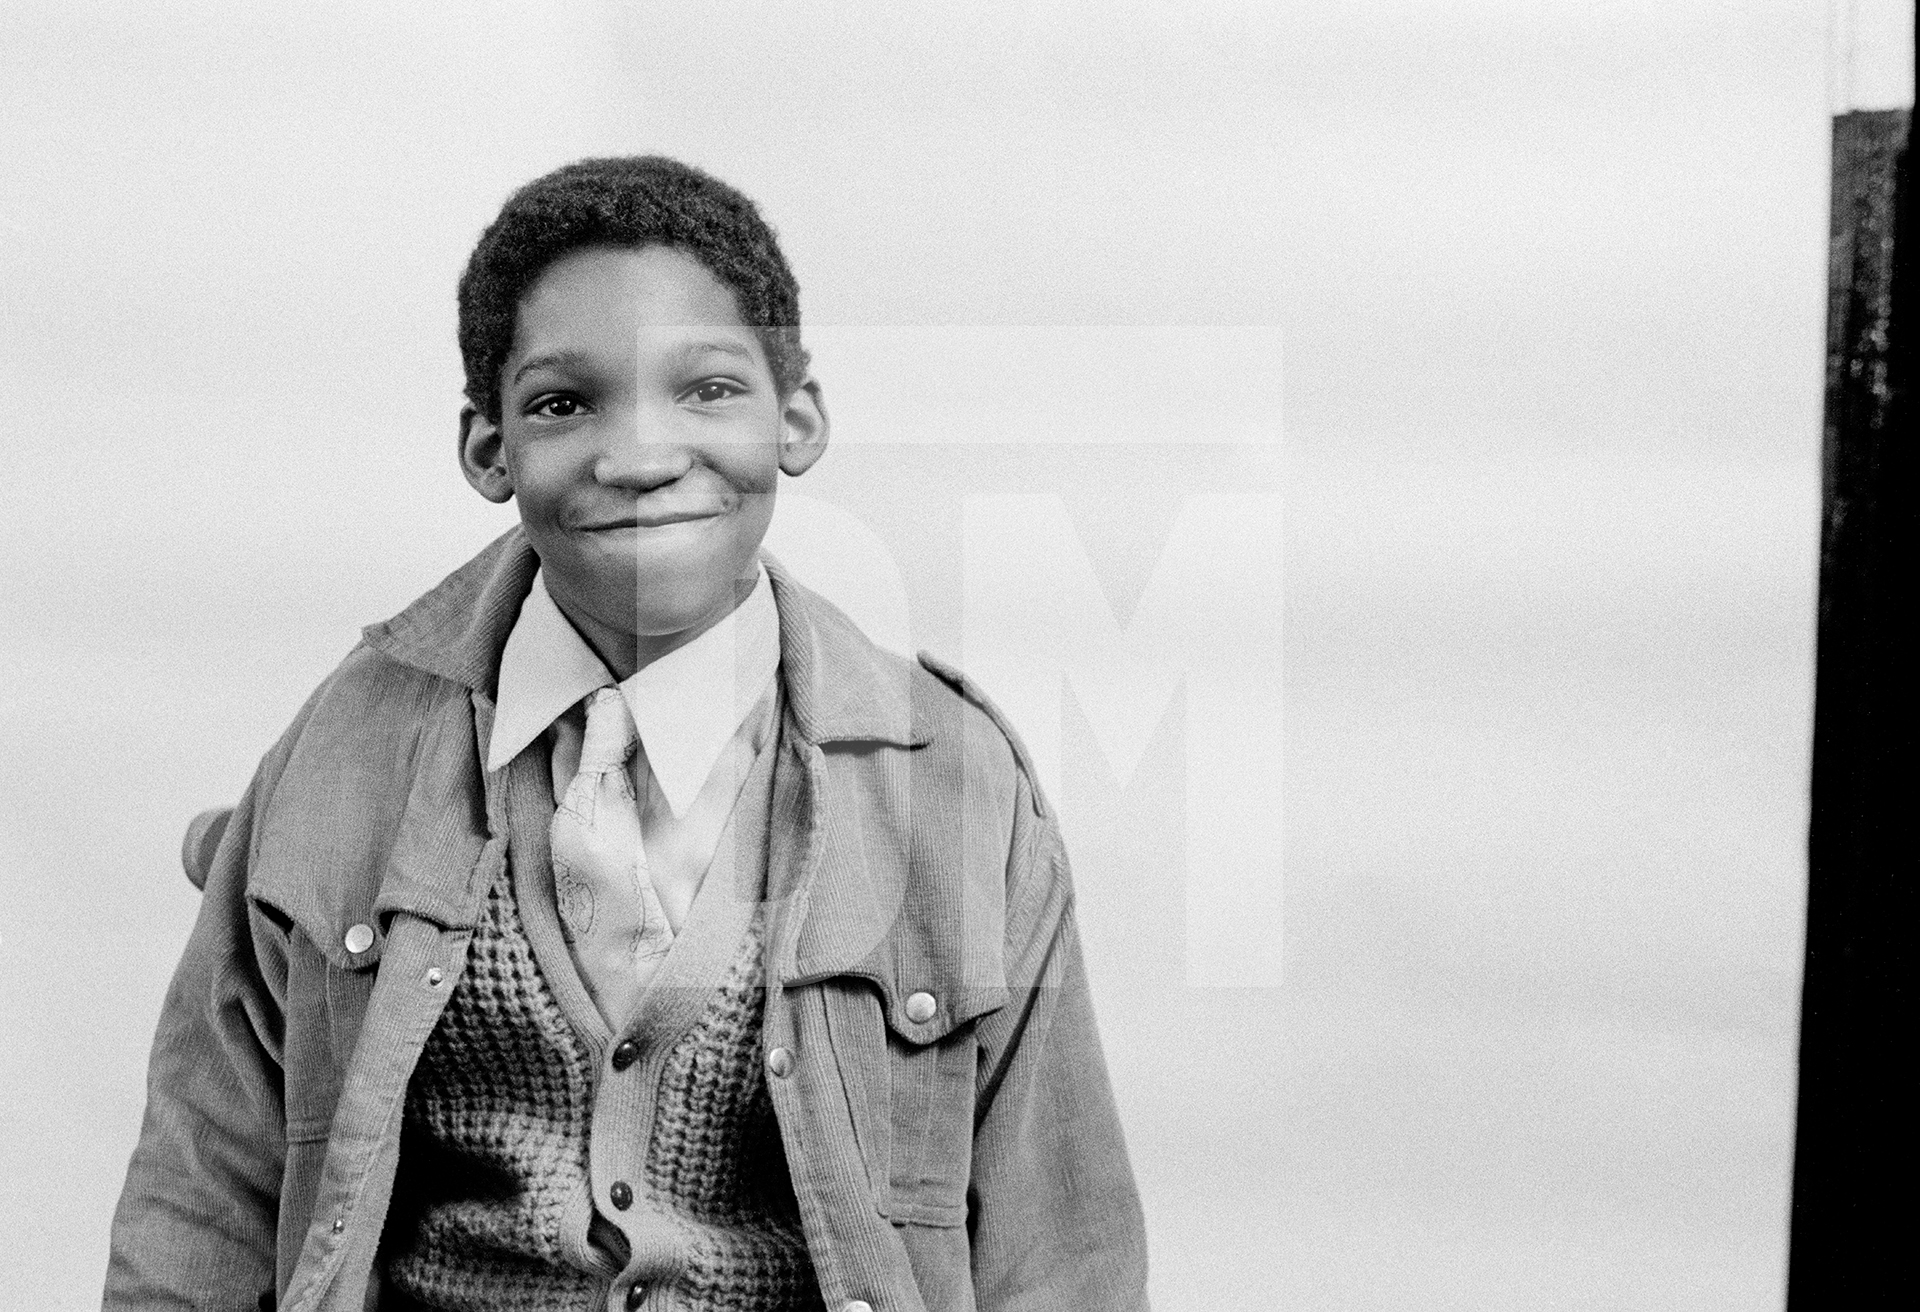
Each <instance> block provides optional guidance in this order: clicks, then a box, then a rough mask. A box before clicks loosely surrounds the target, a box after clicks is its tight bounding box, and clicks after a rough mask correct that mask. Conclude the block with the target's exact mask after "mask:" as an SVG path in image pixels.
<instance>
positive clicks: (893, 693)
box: [363, 526, 928, 747]
mask: <svg viewBox="0 0 1920 1312" xmlns="http://www.w3.org/2000/svg"><path fill="white" fill-rule="evenodd" d="M760 560H761V563H762V565H763V567H764V568H765V570H766V576H767V581H768V582H769V583H771V584H772V588H773V600H774V603H775V608H776V609H777V610H778V611H779V615H780V664H781V683H782V686H783V689H784V692H785V695H786V698H787V707H788V710H789V713H790V714H791V716H792V719H793V722H794V725H795V727H796V729H797V730H798V731H799V733H800V736H801V737H802V738H803V739H805V740H806V741H807V742H811V743H829V742H848V741H869V742H884V743H891V744H893V745H895V746H899V747H913V746H918V745H920V744H922V743H925V742H926V741H927V740H928V739H927V728H926V726H924V725H922V724H919V723H917V722H916V720H915V716H914V712H913V702H914V697H913V693H912V685H913V680H914V674H913V670H912V668H911V666H910V664H909V662H907V661H904V660H902V659H901V658H900V657H898V656H895V655H894V654H892V653H891V652H887V651H883V650H881V649H880V648H878V647H876V646H874V645H873V643H871V642H869V641H868V640H867V638H866V635H865V634H863V633H861V632H860V630H859V629H858V628H856V627H855V626H854V624H853V621H851V620H849V619H848V618H847V617H846V616H845V615H843V614H841V613H840V609H839V608H838V607H837V606H835V605H834V604H833V603H832V602H830V601H827V600H826V599H825V598H823V597H820V596H818V595H817V594H815V593H814V592H812V591H811V590H809V589H808V588H806V587H804V586H802V585H801V584H800V583H798V582H796V581H795V580H794V578H793V577H792V576H791V575H790V574H788V573H787V572H786V570H785V569H783V568H782V567H781V565H780V562H779V561H777V560H775V559H774V558H773V556H772V555H771V554H769V553H768V552H766V551H762V552H761V553H760ZM539 566H540V560H539V557H538V556H536V555H535V554H534V551H533V546H532V544H531V543H529V542H528V541H527V536H526V533H525V531H524V530H522V529H521V528H519V527H518V526H515V527H514V528H511V529H509V530H508V531H507V532H505V533H503V534H501V535H500V536H499V537H498V538H496V539H495V540H494V541H493V542H492V543H491V544H490V545H489V546H488V547H487V548H486V550H484V551H482V552H481V553H480V554H479V555H478V556H475V557H474V558H473V559H472V560H470V561H468V562H467V563H466V564H465V565H462V566H461V567H460V568H459V569H457V570H455V571H454V572H453V573H452V574H450V575H448V576H447V577H446V578H445V579H443V580H441V582H440V583H439V585H438V586H436V587H434V588H433V589H432V590H430V591H429V592H428V593H427V594H426V595H425V596H423V597H421V598H420V599H419V600H417V601H415V602H414V603H413V604H412V605H410V606H408V607H407V608H406V609H405V610H403V611H401V612H400V613H399V614H398V615H395V616H394V617H393V618H392V619H389V620H385V621H382V622H381V623H379V624H370V625H368V626H367V627H366V629H365V630H363V636H364V637H365V639H366V642H367V644H368V645H369V646H370V647H372V648H373V649H374V650H376V651H379V652H381V653H382V654H383V655H385V656H386V657H388V658H389V659H390V660H394V661H397V662H399V663H400V664H402V665H405V666H408V667H410V668H412V669H416V670H420V671H422V672H424V673H427V674H431V675H435V676H437V677H439V678H443V679H450V680H452V681H453V682H455V683H457V684H460V685H461V686H462V687H465V688H470V689H472V690H473V693H474V695H475V697H476V698H477V699H478V700H479V702H480V703H484V704H487V705H488V706H489V707H491V704H492V701H493V698H494V694H495V692H496V690H497V680H498V674H499V670H500V665H501V655H502V649H503V648H504V646H505V644H506V640H507V636H508V634H509V632H510V630H511V629H512V627H513V625H514V624H515V622H516V621H517V619H518V617H519V613H520V607H521V603H522V601H524V600H525V598H526V597H527V595H528V592H529V590H530V588H531V585H532V581H533V575H534V573H535V571H536V570H538V568H539ZM612 681H613V680H612V679H611V677H607V678H603V680H602V682H601V683H599V684H596V685H595V686H596V687H605V686H606V685H607V684H609V683H611V682H612ZM489 741H491V735H489Z"/></svg>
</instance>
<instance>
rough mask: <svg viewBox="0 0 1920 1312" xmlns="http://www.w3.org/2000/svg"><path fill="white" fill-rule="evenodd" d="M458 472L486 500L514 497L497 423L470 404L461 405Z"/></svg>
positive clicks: (503, 499)
mask: <svg viewBox="0 0 1920 1312" xmlns="http://www.w3.org/2000/svg"><path fill="white" fill-rule="evenodd" d="M460 472H461V473H463V474H465V475H466V476H467V482H468V483H470V484H472V485H473V490H474V491H475V492H478V493H479V494H480V495H481V496H483V497H485V498H486V499H487V500H489V501H492V502H494V503H496V504H498V503H499V502H503V501H511V500H513V475H512V473H511V472H509V471H508V469H507V448H506V443H504V442H503V441H501V439H500V425H498V424H496V423H494V422H493V421H492V420H491V419H489V418H487V417H486V416H485V415H483V414H481V413H480V412H479V411H478V410H476V409H474V408H473V407H472V406H471V405H463V406H461V407H460Z"/></svg>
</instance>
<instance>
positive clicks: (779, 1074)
mask: <svg viewBox="0 0 1920 1312" xmlns="http://www.w3.org/2000/svg"><path fill="white" fill-rule="evenodd" d="M767 1069H768V1070H770V1071H772V1072H773V1075H774V1078H775V1079H780V1080H784V1079H786V1078H787V1076H789V1075H791V1074H793V1054H792V1053H791V1052H789V1051H788V1050H787V1049H785V1048H775V1049H774V1050H773V1051H772V1052H770V1053H768V1054H767Z"/></svg>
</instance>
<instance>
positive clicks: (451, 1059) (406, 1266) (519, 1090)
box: [387, 868, 606, 1312]
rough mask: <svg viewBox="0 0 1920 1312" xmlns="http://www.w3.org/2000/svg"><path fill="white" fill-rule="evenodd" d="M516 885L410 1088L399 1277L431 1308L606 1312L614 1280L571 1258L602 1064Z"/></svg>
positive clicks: (396, 1261) (395, 1227) (584, 1197)
mask: <svg viewBox="0 0 1920 1312" xmlns="http://www.w3.org/2000/svg"><path fill="white" fill-rule="evenodd" d="M510 880H511V876H510V875H509V874H508V873H507V871H506V870H505V869H504V868H503V869H502V871H501V873H500V876H499V878H498V879H496V880H495V882H494V885H493V887H492V888H491V889H489V890H488V893H487V899H486V903H485V906H484V907H483V909H482V913H481V918H480V922H479V924H478V925H477V926H476V927H475V930H474V935H473V940H472V944H471V946H470V948H469V952H468V961H467V972H466V974H465V975H464V976H463V977H462V978H461V980H460V983H459V984H458V985H457V986H456V987H455V989H454V991H453V996H452V997H451V998H449V999H448V1000H447V1009H446V1011H445V1012H444V1013H443V1014H442V1015H441V1018H440V1024H439V1026H438V1027H437V1028H436V1029H435V1030H434V1032H433V1035H432V1037H431V1038H429V1039H428V1040H427V1045H426V1048H425V1049H424V1050H423V1051H422V1053H421V1054H420V1064H419V1066H418V1067H416V1068H415V1071H414V1075H413V1080H412V1082H411V1083H410V1084H409V1085H408V1086H407V1105H406V1128H405V1131H404V1135H403V1138H402V1141H401V1158H400V1160H401V1166H400V1171H401V1179H400V1180H399V1181H398V1182H397V1184H396V1188H395V1191H394V1194H395V1197H394V1202H395V1206H394V1208H393V1211H392V1214H391V1216H390V1219H389V1223H388V1235H389V1237H390V1239H391V1240H396V1241H398V1242H397V1244H396V1251H395V1252H394V1253H393V1255H392V1256H391V1258H390V1259H389V1261H388V1263H387V1278H388V1280H389V1282H390V1283H391V1284H392V1286H393V1287H394V1288H395V1289H397V1290H399V1291H400V1292H402V1293H403V1294H405V1295H407V1296H408V1297H410V1298H412V1299H413V1300H414V1301H416V1302H418V1303H420V1304H422V1305H424V1306H426V1307H431V1308H445V1309H474V1310H475V1312H479V1310H480V1309H489V1310H492V1309H497V1310H498V1312H520V1310H522V1309H524V1310H525V1312H536V1310H543V1309H562V1308H583V1309H584V1308H597V1307H600V1306H601V1304H602V1302H603V1300H604V1298H605V1293H604V1291H605V1288H606V1282H605V1280H603V1279H601V1278H599V1277H597V1276H594V1275H591V1274H588V1273H586V1272H583V1271H580V1270H577V1269H575V1268H573V1267H571V1266H569V1265H567V1264H566V1263H565V1261H564V1259H563V1257H562V1248H561V1234H562V1228H563V1226H564V1225H565V1224H566V1223H567V1220H568V1218H569V1216H572V1217H584V1216H586V1215H587V1214H588V1212H589V1209H591V1207H592V1206H593V1198H592V1194H591V1192H590V1187H589V1183H588V1178H589V1177H588V1173H587V1134H588V1127H589V1124H590V1118H591V1116H592V1111H593V1107H592V1098H593V1068H592V1063H591V1058H590V1057H589V1055H588V1051H587V1048H586V1045H585V1044H583V1043H582V1042H581V1041H580V1039H579V1037H578V1036H577V1035H576V1034H575V1033H574V1030H573V1027H572V1026H571V1025H570V1024H569V1023H568V1022H567V1018H566V1015H565V1013H563V1012H562V1011H561V1010H560V1004H559V1003H558V1002H557V1001H556V1000H555V999H554V996H553V994H552V992H551V990H549V989H548V987H547V984H546V980H545V978H544V977H543V976H542V975H541V974H540V968H539V965H538V963H536V962H535V961H534V957H533V945H532V944H531V943H529V942H528V941H527V935H526V930H525V928H524V927H523V926H522V924H521V921H520V912H519V910H518V908H517V907H516V906H515V905H514V901H513V894H512V889H511V883H510ZM409 1230H410V1231H411V1233H410V1234H409V1233H408V1231H409Z"/></svg>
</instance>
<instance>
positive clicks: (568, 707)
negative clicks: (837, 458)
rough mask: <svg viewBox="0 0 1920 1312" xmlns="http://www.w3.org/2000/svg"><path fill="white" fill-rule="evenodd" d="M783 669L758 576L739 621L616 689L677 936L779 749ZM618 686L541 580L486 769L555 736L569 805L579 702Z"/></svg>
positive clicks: (517, 646)
mask: <svg viewBox="0 0 1920 1312" xmlns="http://www.w3.org/2000/svg"><path fill="white" fill-rule="evenodd" d="M779 667H780V616H779V612H778V611H777V610H776V609H775V607H774V602H773V591H772V586H771V585H770V584H769V583H768V582H767V575H766V571H765V570H761V571H759V572H758V574H757V575H756V576H755V578H754V584H753V590H752V591H751V592H749V593H748V594H747V598H746V600H745V601H743V602H741V603H740V604H739V605H738V606H736V607H735V608H734V609H733V611H732V613H730V614H729V615H727V616H726V617H725V618H724V619H722V620H721V621H720V622H719V623H718V624H716V625H714V626H713V627H712V628H711V629H708V630H707V631H706V632H705V633H703V634H701V635H700V636H699V637H698V638H695V639H694V640H693V641H692V642H689V643H688V644H686V645H685V646H684V647H679V648H676V649H675V650H673V651H670V652H668V653H667V654H666V655H665V656H662V657H660V658H659V659H658V660H656V661H654V662H653V663H651V664H650V665H647V666H645V667H644V668H642V669H640V670H638V671H636V672H635V673H634V675H633V676H632V677H631V678H629V679H627V680H625V681H623V682H620V683H619V684H617V686H618V687H619V689H620V694H621V696H622V697H623V698H624V699H625V701H626V703H627V709H628V710H630V711H631V712H632V713H633V722H634V725H635V727H636V728H637V729H638V730H639V733H640V747H639V749H638V750H637V751H636V752H635V753H634V755H633V759H632V761H630V762H629V764H628V768H629V771H630V773H631V777H632V780H633V792H634V797H635V798H636V799H638V801H639V806H640V832H641V841H642V843H643V844H644V845H645V847H646V855H647V874H648V878H649V879H650V880H651V881H652V882H653V886H654V892H655V893H656V894H658V895H659V898H660V904H661V907H662V908H663V909H664V910H665V911H666V913H667V922H668V924H670V925H671V926H672V927H673V930H674V932H675V933H678V932H679V930H680V926H681V923H682V922H683V921H684V919H685V918H686V914H687V909H688V908H689V907H690V906H691V905H692V903H693V895H694V894H695V893H696V892H697V891H699V888H700V883H701V880H702V879H703V878H704V876H705V874H706V870H707V866H708V865H709V864H710V863H711V862H712V860H713V855H714V848H715V846H716V844H717V843H718V842H719V838H720V833H721V831H722V830H723V829H724V828H725V827H726V822H727V817H728V816H729V815H731V814H732V813H733V806H734V802H735V801H736V799H737V798H738V797H739V795H740V788H741V785H742V784H744V783H745V782H746V777H747V772H748V770H749V769H750V768H751V766H752V765H753V762H754V759H755V758H756V757H758V756H759V754H760V753H761V752H762V751H764V750H765V749H766V747H767V745H768V744H769V743H770V742H771V741H772V739H773V733H774V728H775V724H776V709H775V702H776V688H777V684H778V679H777V677H776V676H777V674H778V671H779ZM610 686H616V685H615V680H614V678H613V676H612V674H610V673H609V672H608V670H607V667H606V665H605V664H603V663H602V662H601V660H600V658H599V657H598V656H596V655H595V654H594V652H593V648H591V647H589V646H588V645H587V643H586V640H585V639H584V638H582V637H581V636H580V634H579V632H578V631H577V630H576V629H575V628H574V627H573V624H572V622H571V621H569V620H568V619H567V617H566V616H565V615H563V614H562V613H561V612H560V608H559V607H558V606H557V605H555V604H554V600H553V598H552V596H551V595H549V594H548V592H547V587H546V583H545V580H544V577H543V575H542V574H540V573H536V574H535V575H534V576H533V586H532V588H531V589H530V590H529V591H528V593H527V598H526V600H525V601H523V602H522V603H521V605H520V615H519V618H518V619H516V620H515V621H514V625H513V630H512V632H510V633H509V634H508V635H507V645H506V648H505V649H504V650H503V651H502V652H501V655H500V686H499V697H498V699H497V704H496V707H495V710H494V717H493V733H492V736H491V737H490V738H489V740H488V742H487V769H488V770H498V769H500V768H501V767H502V766H504V765H506V764H507V763H508V762H509V761H511V760H513V758H514V757H515V756H518V755H519V754H520V752H521V751H522V750H523V749H525V748H526V747H527V746H528V744H530V743H532V742H533V741H534V740H535V739H537V738H539V737H540V735H541V734H543V733H546V732H547V731H548V730H549V729H551V730H552V731H553V732H552V749H551V754H550V758H549V761H550V767H551V769H552V773H553V792H554V796H555V797H560V796H563V795H564V794H565V793H566V790H567V785H568V784H570V783H572V782H573V776H574V775H575V774H576V773H578V771H579V768H580V743H581V739H582V736H583V734H584V732H585V725H586V717H585V713H584V711H583V709H582V707H581V702H582V700H583V699H584V698H585V697H586V696H587V695H588V694H589V693H592V692H594V691H596V690H597V689H600V688H606V687H610Z"/></svg>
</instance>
